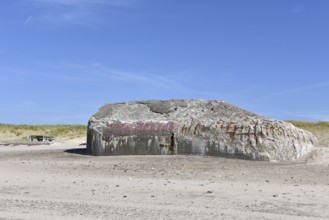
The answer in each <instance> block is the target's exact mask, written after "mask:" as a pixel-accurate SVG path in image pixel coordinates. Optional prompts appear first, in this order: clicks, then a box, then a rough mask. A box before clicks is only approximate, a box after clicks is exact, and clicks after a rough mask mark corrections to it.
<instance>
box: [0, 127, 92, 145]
mask: <svg viewBox="0 0 329 220" xmlns="http://www.w3.org/2000/svg"><path fill="white" fill-rule="evenodd" d="M86 132H87V126H85V125H13V124H0V141H7V140H28V139H29V136H30V135H47V136H54V137H55V138H56V139H73V138H79V137H85V136H86Z"/></svg>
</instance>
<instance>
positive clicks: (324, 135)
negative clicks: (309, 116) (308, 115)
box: [287, 121, 329, 146]
mask: <svg viewBox="0 0 329 220" xmlns="http://www.w3.org/2000/svg"><path fill="white" fill-rule="evenodd" d="M287 122H290V123H292V124H293V125H295V126H296V127H299V128H302V129H304V130H307V131H309V132H311V133H313V134H314V135H315V136H316V137H317V138H318V140H319V141H320V144H321V145H324V146H329V121H320V122H307V121H287Z"/></svg>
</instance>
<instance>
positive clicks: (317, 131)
mask: <svg viewBox="0 0 329 220" xmlns="http://www.w3.org/2000/svg"><path fill="white" fill-rule="evenodd" d="M287 122H289V123H292V124H293V125H295V126H296V127H299V128H302V129H304V130H307V131H310V132H311V133H313V134H314V135H315V136H316V137H317V138H318V140H319V141H320V144H322V145H326V146H329V122H328V121H326V122H325V121H320V122H307V121H294V120H287ZM86 132H87V126H86V125H14V124H0V141H7V140H28V139H29V136H30V135H47V136H54V137H55V138H56V139H73V138H80V137H86Z"/></svg>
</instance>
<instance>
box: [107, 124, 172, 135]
mask: <svg viewBox="0 0 329 220" xmlns="http://www.w3.org/2000/svg"><path fill="white" fill-rule="evenodd" d="M178 128H179V125H178V124H177V123H174V122H163V123H155V122H146V123H143V122H136V123H108V124H107V128H106V131H105V132H106V134H113V135H134V134H136V135H146V134H157V133H174V132H175V131H177V130H178Z"/></svg>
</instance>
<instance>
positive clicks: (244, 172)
mask: <svg viewBox="0 0 329 220" xmlns="http://www.w3.org/2000/svg"><path fill="white" fill-rule="evenodd" d="M83 142H85V140H83V139H76V140H73V141H72V140H71V141H67V142H65V141H63V142H54V143H52V144H51V145H38V146H0V174H1V175H0V219H1V220H7V219H296V220H297V219H329V160H328V159H327V158H329V148H327V147H319V148H317V149H316V150H314V151H313V152H312V153H311V154H310V155H308V156H307V157H305V158H302V159H300V160H298V161H295V162H289V163H268V162H255V161H247V160H238V159H227V158H220V157H203V156H105V157H95V156H88V155H85V149H84V148H85V146H84V145H80V144H81V143H83Z"/></svg>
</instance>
